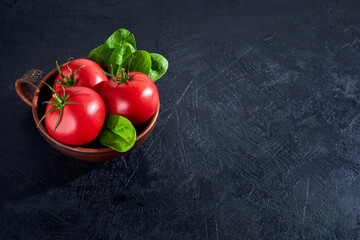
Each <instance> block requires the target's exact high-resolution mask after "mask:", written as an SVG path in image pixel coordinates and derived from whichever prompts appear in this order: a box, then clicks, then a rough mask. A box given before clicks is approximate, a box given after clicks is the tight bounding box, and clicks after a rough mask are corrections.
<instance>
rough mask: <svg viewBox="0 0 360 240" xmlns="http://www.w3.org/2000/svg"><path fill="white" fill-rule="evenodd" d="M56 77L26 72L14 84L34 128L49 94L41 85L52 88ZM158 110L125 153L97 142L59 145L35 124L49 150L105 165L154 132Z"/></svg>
mask: <svg viewBox="0 0 360 240" xmlns="http://www.w3.org/2000/svg"><path fill="white" fill-rule="evenodd" d="M64 65H65V64H64ZM57 74H58V71H57V69H56V68H55V69H54V70H52V71H51V72H50V73H49V74H47V75H46V74H45V73H44V72H42V71H41V70H38V69H30V70H29V71H27V72H26V73H25V74H24V76H22V77H21V78H20V79H18V80H17V81H16V82H15V90H16V92H17V94H18V95H19V97H20V98H21V99H22V100H23V101H24V102H25V103H26V104H28V105H29V106H31V108H32V115H33V118H34V122H35V124H36V125H35V126H37V125H38V124H39V120H40V119H41V117H42V116H43V115H44V114H45V107H46V105H44V104H42V102H44V101H48V100H49V99H50V97H51V95H52V92H51V91H50V89H49V88H48V87H47V86H46V85H45V84H44V82H46V83H47V84H49V85H50V86H52V85H53V82H54V79H55V77H56V76H57ZM159 109H160V103H159V105H158V107H157V109H156V111H155V113H154V115H153V116H152V117H151V118H150V119H149V120H148V121H147V122H146V123H144V124H142V125H141V126H138V127H136V133H137V137H136V142H135V144H134V146H133V147H132V148H131V149H130V150H129V151H127V152H117V151H115V150H113V149H111V148H108V147H104V146H102V145H101V144H100V142H99V141H98V140H97V139H96V140H94V141H93V142H91V143H89V144H86V145H82V146H73V145H69V144H65V143H62V142H59V141H58V140H56V139H55V138H53V137H52V136H51V135H50V134H49V133H48V131H47V130H46V127H45V126H44V124H43V121H42V122H41V123H40V124H39V127H38V130H39V132H40V134H41V136H42V137H43V138H44V139H45V140H46V141H47V142H48V143H49V144H50V145H51V146H52V147H53V148H55V149H56V150H57V151H59V152H61V153H63V154H65V155H67V156H69V157H72V158H75V159H79V160H85V161H95V162H99V161H105V160H110V159H114V158H119V157H121V156H124V155H126V154H128V153H130V152H131V151H133V150H134V149H135V148H137V147H139V146H140V145H141V144H142V143H143V142H144V141H145V140H146V139H147V138H148V137H149V135H150V134H151V132H152V131H153V129H154V128H155V125H156V121H157V119H158V116H159Z"/></svg>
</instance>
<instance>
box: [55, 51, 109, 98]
mask: <svg viewBox="0 0 360 240" xmlns="http://www.w3.org/2000/svg"><path fill="white" fill-rule="evenodd" d="M77 69H78V70H77ZM60 70H61V72H62V74H63V75H64V76H65V77H66V78H67V79H66V82H67V83H68V84H66V83H65V85H66V87H68V86H82V87H89V88H92V89H94V90H95V91H97V92H98V91H99V90H100V88H101V86H102V84H104V83H105V82H107V81H108V77H107V76H106V74H105V73H103V72H102V70H101V67H100V65H99V64H97V63H96V62H94V61H91V60H89V59H84V58H80V59H75V60H73V61H70V62H68V63H67V64H66V65H65V66H63V67H62V68H61V69H60ZM76 70H77V71H76ZM75 71H76V73H75ZM74 73H75V76H74ZM74 79H75V81H73V80H74ZM56 81H59V82H62V83H63V82H64V79H63V77H62V76H61V74H60V73H59V74H58V75H57V77H56V78H55V81H54V85H53V88H54V89H55V91H60V90H62V88H61V85H60V84H59V83H56Z"/></svg>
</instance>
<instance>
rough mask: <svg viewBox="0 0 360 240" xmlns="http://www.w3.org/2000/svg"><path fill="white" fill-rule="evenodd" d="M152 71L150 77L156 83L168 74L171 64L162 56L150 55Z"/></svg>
mask: <svg viewBox="0 0 360 240" xmlns="http://www.w3.org/2000/svg"><path fill="white" fill-rule="evenodd" d="M150 57H151V69H150V73H149V77H150V78H151V79H152V80H153V81H154V82H155V81H156V80H158V79H159V78H161V77H162V75H164V74H165V73H166V70H167V69H168V67H169V62H168V61H167V60H166V58H164V57H163V56H162V55H160V54H157V53H150Z"/></svg>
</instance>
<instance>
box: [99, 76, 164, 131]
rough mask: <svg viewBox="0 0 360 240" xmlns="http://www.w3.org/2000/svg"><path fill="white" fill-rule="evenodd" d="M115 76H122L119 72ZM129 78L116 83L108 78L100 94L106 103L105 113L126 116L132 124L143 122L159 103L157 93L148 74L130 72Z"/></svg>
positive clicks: (136, 124)
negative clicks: (126, 80) (123, 81)
mask: <svg viewBox="0 0 360 240" xmlns="http://www.w3.org/2000/svg"><path fill="white" fill-rule="evenodd" d="M117 77H119V78H122V76H121V74H119V75H117ZM128 77H129V78H130V80H129V81H128V82H125V83H117V82H114V81H113V80H112V79H110V80H109V81H108V82H106V83H105V84H104V85H103V86H102V88H101V90H100V92H99V93H100V95H101V97H102V98H103V99H104V102H105V105H106V114H117V115H121V116H123V117H126V118H127V119H129V120H130V122H131V123H132V124H133V125H134V126H138V125H141V124H143V123H145V122H146V121H147V120H148V119H150V117H151V116H152V115H153V114H154V113H155V111H156V108H157V107H158V105H159V93H158V90H157V88H156V86H155V84H154V82H153V81H152V80H151V79H150V78H149V77H148V75H146V74H143V73H140V72H130V73H129V76H128Z"/></svg>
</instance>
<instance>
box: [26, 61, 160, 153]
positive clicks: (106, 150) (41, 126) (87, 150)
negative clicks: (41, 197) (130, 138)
mask: <svg viewBox="0 0 360 240" xmlns="http://www.w3.org/2000/svg"><path fill="white" fill-rule="evenodd" d="M65 64H66V63H64V64H63V65H65ZM60 67H61V66H60ZM57 72H58V70H57V69H56V68H55V69H54V70H52V71H51V72H49V73H48V74H47V75H46V76H45V77H44V79H43V80H42V81H41V82H40V83H39V85H38V86H37V88H36V90H35V93H34V97H33V100H32V114H33V118H34V120H35V123H36V126H39V127H38V129H39V130H40V132H41V133H42V134H43V135H44V136H45V137H46V138H47V139H49V140H50V141H51V142H53V143H54V144H56V145H59V146H60V147H62V148H64V149H67V150H70V151H76V152H79V153H89V154H95V153H96V154H97V153H109V152H115V150H113V149H111V148H109V147H103V148H85V147H81V146H75V145H70V144H65V143H62V142H60V141H58V140H56V139H55V138H53V137H52V136H51V135H50V134H49V133H48V131H47V130H46V128H45V126H44V124H43V123H40V124H39V121H40V120H39V113H38V111H37V108H38V99H39V94H40V90H41V89H42V88H43V87H44V86H45V84H44V82H47V81H49V79H51V78H52V77H53V76H54V75H55V74H56V73H57ZM159 110H160V100H159V104H158V106H157V108H156V111H155V113H154V114H153V115H152V117H151V118H150V121H149V120H148V122H149V123H148V125H147V126H146V128H145V129H144V130H142V131H141V132H140V133H139V134H138V135H137V136H136V142H137V141H139V140H140V139H141V138H142V137H143V136H144V135H146V133H147V132H149V131H150V130H151V128H152V126H153V125H154V124H155V123H156V120H157V118H158V116H159ZM129 151H131V149H130V150H129Z"/></svg>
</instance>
